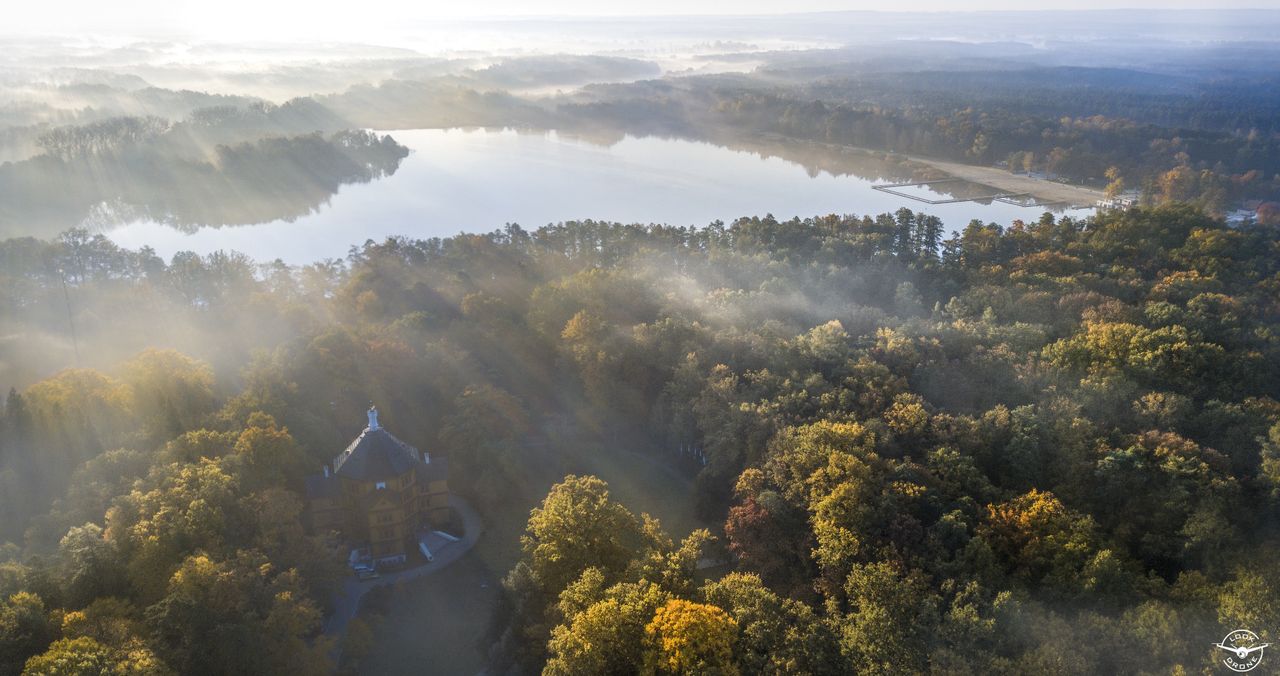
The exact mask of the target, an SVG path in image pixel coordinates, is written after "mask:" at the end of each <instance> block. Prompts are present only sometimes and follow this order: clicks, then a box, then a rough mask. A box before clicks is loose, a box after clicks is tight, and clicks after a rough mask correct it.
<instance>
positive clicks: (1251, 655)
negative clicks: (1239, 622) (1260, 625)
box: [1213, 629, 1271, 673]
mask: <svg viewBox="0 0 1280 676" xmlns="http://www.w3.org/2000/svg"><path fill="white" fill-rule="evenodd" d="M1213 645H1214V647H1216V648H1218V649H1220V650H1225V651H1226V652H1227V656H1226V657H1225V658H1223V660H1222V663H1223V664H1224V665H1226V667H1227V668H1228V669H1230V670H1232V671H1237V672H1241V673H1243V672H1246V671H1252V670H1253V669H1254V667H1257V666H1258V665H1259V664H1262V651H1263V649H1264V648H1266V647H1267V646H1269V645H1271V644H1270V643H1259V642H1258V635H1257V634H1255V633H1253V632H1251V631H1249V630H1248V629H1237V630H1235V631H1233V632H1231V633H1230V634H1227V635H1226V636H1225V637H1223V639H1222V640H1221V641H1219V642H1218V643H1214V644H1213Z"/></svg>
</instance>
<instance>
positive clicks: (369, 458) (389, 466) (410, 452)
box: [333, 427, 422, 481]
mask: <svg viewBox="0 0 1280 676" xmlns="http://www.w3.org/2000/svg"><path fill="white" fill-rule="evenodd" d="M420 457H421V456H419V454H418V451H417V449H415V448H414V447H412V446H410V445H409V444H406V443H404V442H403V441H400V440H399V439H397V438H395V437H393V436H391V433H390V432H388V431H386V430H385V429H383V428H381V427H377V428H370V427H366V428H365V430H364V431H363V432H361V433H360V436H358V437H356V440H355V441H353V442H351V445H350V446H347V450H345V451H343V452H342V453H339V454H338V457H337V458H334V460H333V466H334V473H335V474H337V475H338V476H341V477H346V478H348V479H355V480H357V481H375V480H379V479H389V478H391V477H396V476H400V475H401V474H404V473H405V472H409V471H412V470H413V468H414V466H415V465H417V464H419V463H421V462H422V461H421V460H420Z"/></svg>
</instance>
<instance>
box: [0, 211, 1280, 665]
mask: <svg viewBox="0 0 1280 676" xmlns="http://www.w3.org/2000/svg"><path fill="white" fill-rule="evenodd" d="M1278 254H1280V229H1278V228H1277V226H1275V225H1268V224H1255V223H1247V224H1245V225H1244V226H1242V227H1238V228H1229V227H1227V226H1226V225H1225V224H1224V223H1223V222H1222V221H1221V220H1220V219H1217V218H1215V217H1213V216H1211V215H1207V214H1206V213H1205V212H1204V211H1202V210H1201V209H1199V208H1197V207H1195V206H1192V205H1186V204H1169V205H1164V206H1160V207H1156V208H1137V209H1133V210H1129V211H1124V212H1108V213H1105V214H1103V215H1099V216H1097V217H1091V218H1089V219H1074V218H1071V217H1054V216H1053V215H1051V214H1045V216H1044V217H1042V218H1041V219H1039V220H1037V221H1034V222H1022V221H1017V222H1013V223H1009V224H1003V225H1000V224H994V223H982V222H979V221H974V222H972V223H970V224H969V225H968V226H966V227H964V228H963V229H961V230H960V231H958V232H956V233H954V234H948V233H947V232H945V231H944V229H943V228H942V225H941V223H940V222H939V221H938V219H936V218H934V217H931V216H929V215H926V214H922V213H915V212H912V211H910V210H907V209H903V210H900V211H898V212H897V213H894V214H882V215H880V216H876V217H852V216H841V215H836V214H832V215H826V216H818V217H813V218H808V219H792V220H787V221H779V220H776V219H774V218H773V217H770V216H765V217H757V218H743V219H740V220H737V221H735V222H732V223H728V224H726V223H720V222H716V223H712V224H709V225H707V226H705V227H694V228H689V227H671V226H660V225H650V226H642V225H625V224H618V223H607V222H595V221H582V222H567V223H560V224H555V225H549V226H545V227H542V228H538V229H537V230H532V231H530V230H525V229H522V228H520V227H518V226H514V225H511V226H507V227H506V228H503V229H500V230H496V231H494V232H491V233H488V234H470V235H458V236H456V237H451V238H447V239H432V240H409V239H405V238H389V239H386V240H384V241H380V242H372V241H370V242H366V243H364V244H363V245H359V246H355V247H353V248H352V249H351V252H350V255H349V256H348V257H347V258H346V259H345V260H337V261H326V262H320V263H315V264H311V265H306V266H298V267H289V266H285V265H283V264H281V263H279V262H275V263H272V262H255V261H253V260H250V259H248V258H247V257H245V256H242V255H239V254H229V253H218V254H213V255H209V256H197V255H194V254H182V255H179V256H176V257H174V258H173V260H171V261H168V262H166V261H164V260H161V259H160V258H158V257H157V256H155V254H154V253H153V252H150V251H149V250H146V249H143V250H138V251H134V250H125V249H121V248H119V247H117V246H116V245H114V244H112V243H111V242H110V241H109V240H107V239H106V238H105V237H103V236H101V235H94V234H91V233H89V232H86V231H83V230H73V231H69V232H67V233H65V234H63V235H62V236H61V237H59V238H57V239H55V240H49V241H42V240H37V239H32V238H11V239H8V240H4V241H3V242H0V277H2V279H0V336H3V338H2V339H0V363H3V364H5V370H3V371H0V380H2V381H4V382H8V383H13V384H14V387H13V388H12V389H11V390H10V391H9V393H8V395H7V398H6V400H5V403H4V408H3V415H2V416H0V500H2V501H3V502H0V513H3V514H5V515H6V517H7V518H6V519H5V520H4V521H3V523H2V524H0V539H2V540H4V541H7V543H6V544H5V545H4V546H3V550H2V552H0V554H2V556H3V559H4V561H5V562H4V563H3V564H0V599H3V601H0V673H29V674H71V673H75V674H169V673H182V674H221V673H244V674H252V673H262V674H269V673H281V672H283V671H288V672H291V673H329V672H334V671H338V672H343V673H358V672H360V670H361V663H362V660H363V659H365V658H366V657H367V655H368V650H369V645H368V641H367V638H368V636H367V632H365V633H366V635H365V636H364V639H365V640H361V636H360V632H351V633H348V634H347V635H346V636H345V637H341V638H339V637H334V636H327V635H324V634H323V633H322V631H321V624H322V620H323V618H324V616H325V613H326V612H327V611H328V610H329V609H330V608H331V603H332V592H333V590H334V589H335V587H336V585H337V584H338V582H339V580H340V578H341V576H342V575H343V572H344V569H343V561H344V554H345V552H342V551H339V550H338V548H337V546H336V543H335V542H334V541H333V540H332V539H331V538H329V537H327V536H326V534H324V533H311V532H308V530H307V529H306V528H305V527H304V524H303V519H302V513H303V504H302V499H301V497H300V496H301V483H302V477H303V476H305V475H307V474H310V473H314V472H315V470H316V468H317V467H319V466H320V464H321V463H323V462H325V461H326V460H327V459H328V458H329V457H331V455H332V454H333V452H334V450H335V449H337V448H340V447H341V446H342V445H343V444H345V443H346V442H347V441H348V440H349V439H350V438H351V436H352V434H353V433H354V432H355V431H356V429H355V427H356V426H357V425H358V424H360V421H361V420H362V419H363V411H364V409H365V408H367V406H368V404H369V402H371V401H373V402H377V403H378V405H379V407H380V410H382V411H383V418H384V419H385V424H386V425H387V426H388V427H391V428H394V429H396V430H397V434H401V435H403V437H404V438H406V439H414V440H418V443H420V444H422V445H423V446H424V447H430V448H433V449H437V452H439V453H442V454H447V455H448V457H449V458H450V461H451V466H452V467H453V468H454V469H455V470H456V472H455V474H454V476H453V477H451V480H450V481H451V484H452V488H453V490H455V491H457V492H459V493H460V494H463V495H465V496H467V497H468V498H469V499H471V500H472V501H473V502H474V503H475V504H476V506H477V507H478V508H479V509H480V510H481V512H482V513H484V514H485V516H486V518H488V519H491V520H498V519H500V518H504V517H505V516H507V515H511V514H516V515H517V518H518V520H519V522H520V523H525V522H526V521H527V523H526V524H525V527H524V534H523V536H522V537H521V538H520V545H519V547H520V549H519V552H518V554H517V555H516V560H515V561H514V563H513V565H512V566H511V568H510V570H508V571H502V572H503V573H504V578H503V583H502V591H501V603H500V605H501V607H500V610H499V612H498V613H496V615H495V620H494V622H493V627H492V629H491V631H490V632H489V634H488V635H487V636H485V637H483V638H482V639H480V640H482V641H483V642H484V644H485V645H484V652H485V654H486V655H487V659H488V660H489V661H490V664H491V668H492V669H493V670H494V671H495V672H503V673H506V672H508V671H510V672H512V673H532V672H537V671H543V672H545V673H550V674H599V673H618V674H626V673H646V674H755V673H770V674H782V673H787V674H794V673H813V674H820V673H886V674H887V673H925V672H930V673H945V674H974V673H994V674H1001V673H1007V674H1018V673H1031V672H1035V673H1190V672H1201V671H1202V670H1204V669H1208V668H1211V667H1212V665H1213V664H1214V655H1213V653H1212V651H1211V649H1210V644H1211V643H1212V642H1213V641H1215V640H1218V639H1219V638H1220V637H1221V636H1222V635H1223V634H1224V633H1225V632H1226V631H1228V630H1231V629H1235V628H1238V627H1250V628H1253V629H1254V631H1257V632H1259V635H1260V636H1261V638H1262V640H1264V641H1273V640H1275V639H1276V638H1277V636H1276V634H1275V633H1274V632H1275V631H1276V629H1275V628H1276V627H1280V575H1278V574H1277V570H1276V567H1275V566H1274V561H1275V557H1276V556H1277V555H1278V553H1280V547H1278V544H1280V543H1278V541H1277V535H1278V534H1277V532H1276V530H1275V524H1276V523H1277V521H1276V516H1277V511H1278V510H1280V384H1278V383H1280V334H1277V328H1276V327H1277V320H1278V319H1280V301H1278V300H1277V299H1280V255H1278ZM68 366H69V368H64V367H68ZM566 428H568V429H573V430H575V434H577V435H580V436H587V437H592V438H595V439H596V440H597V441H598V445H597V448H598V450H597V451H596V452H598V453H601V454H610V453H618V452H621V446H624V445H628V444H631V443H633V442H635V441H637V440H644V441H645V442H646V443H648V444H649V445H651V446H652V447H654V448H658V449H666V450H665V451H664V453H665V454H664V455H659V456H656V460H657V461H660V462H664V463H670V464H671V465H672V467H673V468H674V469H675V470H677V471H679V472H682V473H684V474H685V475H687V476H688V477H689V478H690V479H691V480H692V482H693V486H694V489H693V490H694V493H695V496H694V497H695V503H696V507H697V510H698V512H699V513H700V515H701V516H702V517H703V518H704V519H705V520H706V521H707V522H709V523H711V524H714V527H713V528H710V529H705V530H703V529H699V530H694V531H693V532H692V533H691V534H689V535H688V537H684V538H683V539H677V538H674V537H672V535H670V534H669V531H667V530H666V529H665V528H664V526H663V524H661V523H659V522H658V521H657V520H656V519H654V518H652V517H650V516H649V515H647V514H644V513H642V512H641V511H640V510H639V509H637V507H636V506H634V505H628V504H625V503H623V502H621V501H619V500H618V499H617V498H616V497H615V496H614V495H613V494H612V493H611V491H610V487H609V486H608V485H607V484H606V483H605V482H603V481H601V480H600V479H598V478H595V477H592V476H585V475H571V476H565V477H563V479H561V480H559V481H558V483H557V484H556V485H555V486H554V487H552V489H551V490H550V492H549V493H548V494H546V495H545V496H537V501H536V503H535V508H534V509H533V510H532V511H529V510H528V508H527V506H525V505H523V504H515V498H514V497H513V496H517V495H520V493H521V483H522V481H523V479H524V477H525V476H526V475H527V474H528V473H529V472H530V471H531V470H533V469H535V468H534V465H535V464H537V463H541V462H543V461H544V455H545V454H543V453H534V452H532V451H531V450H530V446H529V444H528V443H527V441H528V440H529V439H530V438H533V437H536V438H539V439H543V440H547V441H549V442H551V443H550V444H549V446H548V450H547V451H546V453H549V454H552V455H554V454H556V453H559V452H561V450H562V449H560V448H558V447H557V445H556V444H557V439H559V438H561V435H560V433H559V432H557V430H563V429H566ZM681 448H696V449H698V452H699V453H700V454H701V455H702V457H705V460H706V462H705V465H704V464H703V463H702V462H697V463H692V462H678V461H676V460H672V458H673V457H675V455H674V454H673V453H672V452H671V451H673V450H675V449H681ZM513 505H514V507H513ZM721 556H723V558H725V559H727V560H728V561H729V563H728V564H727V565H724V566H720V567H712V568H704V567H700V566H699V561H700V560H702V559H704V558H708V557H721ZM373 630H374V631H376V626H375V627H374V628H373Z"/></svg>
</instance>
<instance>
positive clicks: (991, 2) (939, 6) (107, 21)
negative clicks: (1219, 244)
mask: <svg viewBox="0 0 1280 676" xmlns="http://www.w3.org/2000/svg"><path fill="white" fill-rule="evenodd" d="M4 4H5V5H6V6H5V8H4V15H5V16H4V25H3V26H0V33H4V34H24V33H27V34H33V33H50V32H57V33H63V34H68V33H71V34H74V33H77V32H81V31H104V32H105V31H109V32H113V33H125V34H141V33H155V32H180V33H185V34H190V35H195V36H204V37H216V38H220V39H236V38H255V39H257V38H263V37H269V36H271V35H276V34H279V35H290V34H293V35H296V34H298V33H299V32H303V33H317V34H326V35H328V34H334V35H340V34H341V33H342V32H343V30H344V28H350V27H354V26H362V27H367V26H372V25H388V26H395V25H397V24H400V25H403V24H402V22H403V21H405V20H428V19H431V18H468V17H477V18H479V17H494V16H512V15H516V16H557V15H561V16H563V15H577V16H584V15H586V16H598V15H635V14H644V15H663V14H726V13H732V14H774V13H779V12H780V11H786V12H815V11H838V10H882V9H886V8H888V9H892V10H894V11H941V10H951V11H955V10H1028V9H1114V8H1117V7H1128V8H1150V9H1198V8H1203V9H1224V8H1229V7H1231V8H1268V9H1280V0H1041V1H1035V2H1028V1H1027V0H897V1H896V2H891V3H887V4H886V3H884V2H873V1H870V0H843V1H841V0H789V1H788V2H778V1H777V0H733V1H732V2H727V1H725V0H629V1H622V0H524V1H521V0H453V1H450V2H442V1H440V0H355V1H353V0H11V1H9V2H5V3H4Z"/></svg>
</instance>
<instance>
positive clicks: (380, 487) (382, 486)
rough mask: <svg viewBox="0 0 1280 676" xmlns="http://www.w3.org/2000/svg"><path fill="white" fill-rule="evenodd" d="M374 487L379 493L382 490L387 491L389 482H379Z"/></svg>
mask: <svg viewBox="0 0 1280 676" xmlns="http://www.w3.org/2000/svg"><path fill="white" fill-rule="evenodd" d="M373 487H374V489H375V490H379V491H381V490H386V488H387V482H385V481H379V482H378V483H376V484H374V485H373Z"/></svg>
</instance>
